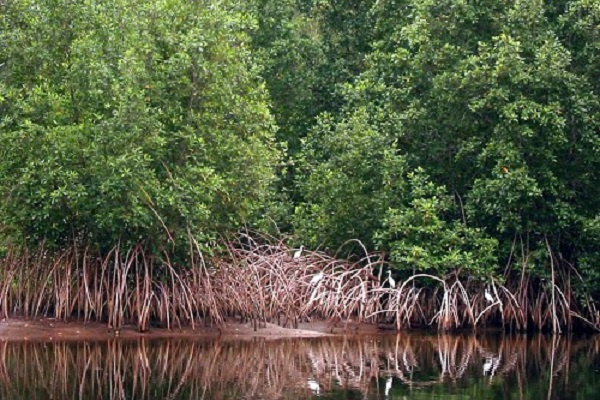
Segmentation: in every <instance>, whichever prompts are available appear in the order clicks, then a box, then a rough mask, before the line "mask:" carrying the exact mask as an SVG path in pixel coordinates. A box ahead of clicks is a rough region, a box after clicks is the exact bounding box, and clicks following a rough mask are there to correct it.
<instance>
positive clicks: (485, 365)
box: [483, 357, 494, 376]
mask: <svg viewBox="0 0 600 400" xmlns="http://www.w3.org/2000/svg"><path fill="white" fill-rule="evenodd" d="M493 359H494V358H493V357H486V358H485V362H484V363H483V376H487V374H489V373H490V371H491V370H492V365H493Z"/></svg>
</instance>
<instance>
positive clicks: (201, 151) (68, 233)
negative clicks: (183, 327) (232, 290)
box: [0, 0, 278, 246]
mask: <svg viewBox="0 0 600 400" xmlns="http://www.w3.org/2000/svg"><path fill="white" fill-rule="evenodd" d="M0 9H1V14H2V17H1V18H0V65H2V66H1V67H0V82H1V84H0V115H1V116H2V117H1V118H2V119H1V121H0V159H1V160H2V161H0V193H2V200H1V202H0V215H2V223H3V225H4V226H5V227H6V229H7V230H9V231H10V232H11V235H14V236H15V237H16V238H22V239H24V240H26V241H27V242H29V243H33V244H36V243H40V242H41V241H42V240H47V241H48V242H49V243H51V244H55V245H61V244H63V243H64V242H65V241H67V240H69V239H70V238H72V237H74V236H76V237H83V238H86V239H87V240H90V241H92V242H95V243H97V244H99V245H101V246H111V245H112V244H114V243H115V242H116V241H117V240H119V239H122V240H126V241H131V242H135V241H138V240H146V239H148V240H151V241H153V242H155V243H156V244H163V245H165V244H167V242H169V241H171V239H174V240H175V241H176V242H180V243H181V241H179V240H178V239H181V238H182V237H184V236H186V235H187V232H188V230H190V231H191V232H192V233H194V234H196V235H198V237H200V238H201V239H210V238H213V237H215V235H216V234H217V233H218V232H227V231H228V230H232V229H237V227H239V226H240V225H241V224H242V223H244V222H247V221H251V220H252V219H253V218H254V217H255V216H256V213H257V212H258V211H259V210H260V208H261V207H262V206H263V205H264V204H266V203H267V202H268V197H269V193H268V192H269V188H270V186H271V184H272V182H273V180H274V175H273V167H274V165H275V164H276V163H277V162H278V150H277V148H276V145H275V142H274V128H273V126H274V124H273V120H272V118H271V116H270V112H269V109H268V100H267V93H266V91H265V89H264V85H263V84H262V83H261V81H260V79H259V77H258V69H257V68H256V66H255V65H254V64H253V62H252V57H251V54H250V50H249V46H248V41H249V39H248V36H247V33H246V32H247V31H248V30H249V29H252V27H253V26H255V22H254V20H253V19H252V18H249V16H248V15H247V14H245V13H242V12H236V11H235V10H234V9H233V8H230V7H228V6H227V3H226V2H221V3H219V5H217V3H214V4H213V3H212V2H209V1H206V2H205V1H197V2H188V1H176V0H162V1H147V0H136V1H115V2H99V1H94V0H81V1H70V2H56V1H51V0H46V1H29V0H15V1H10V2H4V3H2V4H0ZM181 244H183V243H181Z"/></svg>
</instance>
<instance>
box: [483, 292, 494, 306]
mask: <svg viewBox="0 0 600 400" xmlns="http://www.w3.org/2000/svg"><path fill="white" fill-rule="evenodd" d="M485 299H486V300H487V301H488V303H493V302H494V298H493V297H492V295H491V293H490V292H488V290H487V288H485Z"/></svg>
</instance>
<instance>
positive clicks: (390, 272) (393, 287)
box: [388, 269, 396, 289]
mask: <svg viewBox="0 0 600 400" xmlns="http://www.w3.org/2000/svg"><path fill="white" fill-rule="evenodd" d="M388 282H389V283H390V287H391V288H392V289H396V281H395V280H394V278H392V271H390V270H389V269H388Z"/></svg>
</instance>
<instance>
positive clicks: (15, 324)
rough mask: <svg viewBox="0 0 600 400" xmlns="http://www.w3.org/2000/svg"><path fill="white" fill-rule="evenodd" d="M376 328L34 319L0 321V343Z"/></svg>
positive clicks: (302, 334) (275, 335)
mask: <svg viewBox="0 0 600 400" xmlns="http://www.w3.org/2000/svg"><path fill="white" fill-rule="evenodd" d="M380 331H381V329H380V327H378V326H376V325H370V324H360V323H354V322H347V323H346V322H339V323H337V324H336V323H333V322H328V321H318V322H310V323H302V324H300V325H299V326H298V329H291V328H283V327H281V326H279V325H275V324H270V323H267V324H266V326H264V327H261V328H258V329H257V330H256V331H255V330H254V327H253V325H252V324H250V323H239V322H228V323H225V324H224V325H222V326H220V327H219V328H217V327H210V326H204V325H200V326H196V328H195V329H192V328H191V327H182V328H181V329H179V328H174V329H166V328H158V327H151V328H150V329H148V330H147V331H146V332H139V330H138V329H137V328H136V327H135V326H133V325H129V326H123V327H121V328H120V329H116V330H115V329H108V327H107V325H106V324H100V323H81V322H77V321H71V322H64V321H58V320H56V319H54V318H42V319H36V320H25V319H5V320H3V321H0V341H65V340H69V341H71V340H82V341H103V340H109V339H115V338H123V339H138V338H148V339H160V338H189V339H214V338H222V339H231V340H244V339H253V338H265V339H284V338H314V337H326V336H334V335H344V334H352V335H355V334H359V335H360V334H373V333H377V332H380Z"/></svg>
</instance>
